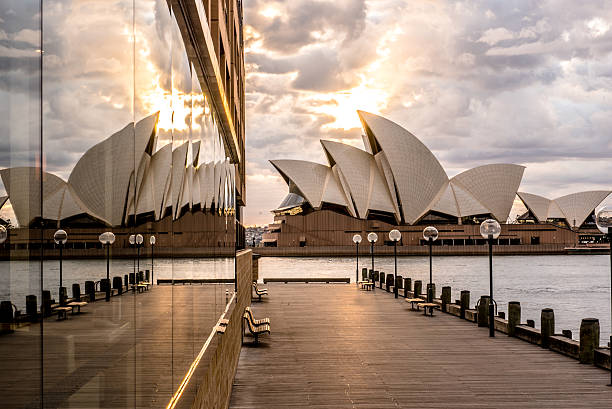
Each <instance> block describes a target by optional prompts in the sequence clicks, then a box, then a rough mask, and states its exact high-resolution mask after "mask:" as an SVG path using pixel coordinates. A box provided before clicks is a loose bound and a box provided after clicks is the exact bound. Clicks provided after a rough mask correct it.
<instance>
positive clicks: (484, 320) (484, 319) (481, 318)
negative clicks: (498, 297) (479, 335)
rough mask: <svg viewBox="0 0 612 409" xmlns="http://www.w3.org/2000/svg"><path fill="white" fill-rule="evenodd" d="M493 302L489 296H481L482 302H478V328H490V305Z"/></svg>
mask: <svg viewBox="0 0 612 409" xmlns="http://www.w3.org/2000/svg"><path fill="white" fill-rule="evenodd" d="M490 302H491V297H489V296H488V295H482V296H480V300H479V301H478V326H479V327H488V326H489V303H490Z"/></svg>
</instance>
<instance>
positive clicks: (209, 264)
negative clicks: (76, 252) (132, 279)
mask: <svg viewBox="0 0 612 409" xmlns="http://www.w3.org/2000/svg"><path fill="white" fill-rule="evenodd" d="M154 267H155V268H154V274H155V279H158V278H172V277H174V278H233V277H234V259H233V258H218V259H211V258H189V259H180V258H175V259H170V258H156V259H155V266H154ZM145 269H151V260H150V259H141V261H140V270H143V271H144V270H145ZM132 271H134V262H133V261H132V260H130V259H118V260H111V265H110V276H111V277H113V276H122V277H123V275H124V274H128V273H131V272H132ZM62 276H63V285H64V287H67V288H68V295H69V296H70V295H71V294H72V283H79V284H81V292H84V291H85V281H87V280H92V281H98V280H100V279H101V278H106V260H104V259H94V260H64V262H63V268H62ZM43 283H44V288H45V289H46V290H50V291H51V296H52V297H53V298H55V299H59V296H58V294H59V290H58V287H59V261H57V260H47V261H45V262H44V264H43ZM39 284H40V262H33V261H2V262H0V300H8V299H10V300H11V301H12V302H13V303H14V304H15V305H17V307H18V308H22V309H25V297H26V295H28V294H36V295H37V296H39V294H40V285H39ZM39 302H40V300H39Z"/></svg>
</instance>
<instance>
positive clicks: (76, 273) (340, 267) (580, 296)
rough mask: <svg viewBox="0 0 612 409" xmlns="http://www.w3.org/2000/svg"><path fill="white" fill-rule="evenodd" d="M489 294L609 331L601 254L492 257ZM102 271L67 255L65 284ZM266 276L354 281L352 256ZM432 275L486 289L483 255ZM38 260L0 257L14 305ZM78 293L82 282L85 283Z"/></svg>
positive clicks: (51, 282)
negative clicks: (591, 321)
mask: <svg viewBox="0 0 612 409" xmlns="http://www.w3.org/2000/svg"><path fill="white" fill-rule="evenodd" d="M150 266H151V264H150V259H146V258H143V259H141V263H140V269H141V270H144V269H150ZM370 266H371V260H370V258H369V257H367V256H362V257H360V269H361V267H368V268H369V267H370ZM393 266H394V264H393V257H376V258H375V269H376V270H381V271H384V272H385V273H391V274H392V273H393ZM131 271H133V261H132V260H130V259H117V260H112V262H111V276H114V275H121V276H122V275H123V274H127V273H129V272H131ZM154 271H155V278H173V277H174V278H233V276H234V261H233V259H231V258H225V259H210V258H175V259H170V258H159V259H157V258H156V259H155V269H154ZM493 271H494V291H495V293H494V297H495V299H496V301H497V303H498V305H499V311H505V312H507V305H508V301H520V302H521V308H522V321H523V322H524V321H526V320H527V319H533V320H534V321H535V322H536V327H539V324H540V311H541V310H542V308H547V307H550V308H553V309H554V310H555V321H556V331H557V332H559V333H560V332H561V330H562V329H569V330H571V331H572V333H573V336H574V338H575V339H577V338H578V336H579V328H580V321H581V320H582V318H587V317H594V318H598V319H599V323H600V328H601V339H602V344H606V343H607V339H608V337H609V334H610V266H609V256H606V255H571V256H558V255H557V256H497V257H494V259H493ZM398 274H399V275H402V276H404V277H411V278H412V280H413V281H414V280H422V281H423V288H425V286H426V283H427V282H428V281H429V259H428V258H427V257H398ZM105 275H106V261H105V260H103V259H96V260H64V265H63V282H64V286H66V287H68V293H69V294H70V292H71V289H70V287H71V285H72V283H74V282H78V283H80V284H81V286H83V285H84V282H85V281H86V280H94V281H97V280H99V279H100V278H103V277H105ZM267 277H270V278H272V277H275V278H280V277H349V278H350V279H351V282H353V281H354V280H355V258H353V257H336V258H327V257H312V258H293V257H263V258H261V259H260V260H259V278H260V280H261V279H263V278H267ZM43 281H44V287H45V289H49V290H51V293H52V296H53V297H56V298H57V293H58V290H57V287H58V285H59V263H58V261H57V260H48V261H45V262H44V264H43ZM433 281H434V283H436V290H437V293H438V295H439V294H440V291H441V288H442V286H445V285H449V286H451V287H452V299H453V300H455V299H458V298H459V292H460V291H461V290H470V291H471V302H472V305H473V304H475V303H476V301H477V300H478V298H479V297H480V296H481V295H486V294H488V293H489V270H488V259H487V257H454V256H448V257H434V259H433ZM39 282H40V263H39V262H33V261H30V262H28V261H10V262H8V261H4V262H0V300H7V299H10V300H11V301H12V302H13V303H15V304H16V305H17V306H18V308H24V307H25V296H26V295H27V294H39V293H40V288H39ZM82 291H83V287H82Z"/></svg>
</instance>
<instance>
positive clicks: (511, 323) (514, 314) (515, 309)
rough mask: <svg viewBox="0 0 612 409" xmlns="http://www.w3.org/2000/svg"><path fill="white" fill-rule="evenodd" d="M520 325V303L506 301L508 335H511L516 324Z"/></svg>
mask: <svg viewBox="0 0 612 409" xmlns="http://www.w3.org/2000/svg"><path fill="white" fill-rule="evenodd" d="M517 325H521V303H520V302H518V301H510V302H509V303H508V336H509V337H513V336H514V333H515V330H516V326H517Z"/></svg>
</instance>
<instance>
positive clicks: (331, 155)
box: [270, 111, 525, 225]
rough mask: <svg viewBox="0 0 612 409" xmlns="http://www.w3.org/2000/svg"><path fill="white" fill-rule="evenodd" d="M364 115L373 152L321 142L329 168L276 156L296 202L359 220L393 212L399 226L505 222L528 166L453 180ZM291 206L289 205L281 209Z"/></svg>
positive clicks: (380, 121)
mask: <svg viewBox="0 0 612 409" xmlns="http://www.w3.org/2000/svg"><path fill="white" fill-rule="evenodd" d="M358 114H359V117H360V119H361V122H362V124H363V129H364V131H365V136H364V138H363V139H364V144H365V148H366V150H361V149H358V148H355V147H353V146H350V145H346V144H342V143H338V142H333V141H321V144H322V146H323V150H324V151H325V155H326V157H327V160H328V163H329V165H328V166H325V165H321V164H318V163H313V162H306V161H300V160H272V161H270V162H271V163H272V165H273V166H274V167H275V168H276V169H277V170H278V172H279V173H280V174H281V175H282V177H283V178H284V179H285V181H286V182H287V184H288V185H289V191H290V194H291V195H293V196H292V197H293V199H292V200H293V202H294V203H299V202H300V199H298V198H299V197H301V198H303V202H307V203H308V204H309V205H310V206H312V208H313V209H315V210H317V209H321V208H323V207H324V206H325V205H326V204H327V205H332V206H334V207H335V208H336V209H341V211H345V212H346V213H347V214H349V215H350V216H352V217H355V218H359V219H369V218H376V217H381V218H384V217H385V216H387V217H391V218H392V220H394V221H395V223H396V224H408V225H412V224H417V223H418V222H419V221H421V220H423V219H424V218H427V217H428V216H430V215H437V216H440V217H441V220H443V219H448V220H451V219H455V220H459V223H461V220H465V219H466V218H472V217H474V216H487V217H489V216H491V217H494V218H496V219H497V220H499V221H500V222H506V220H507V219H508V216H509V214H510V210H511V209H512V205H513V202H514V198H515V196H516V192H517V189H518V187H519V185H520V184H521V179H522V177H523V171H524V170H525V168H524V167H523V166H520V165H514V164H490V165H484V166H479V167H476V168H473V169H470V170H467V171H465V172H463V173H460V174H458V175H456V176H454V177H452V178H449V177H448V176H447V174H446V172H445V171H444V169H443V168H442V165H440V162H438V160H437V159H436V157H435V156H434V155H433V153H432V152H431V151H430V150H429V149H428V148H427V147H426V146H425V145H424V144H423V143H422V142H421V141H420V140H419V139H417V138H416V137H415V136H414V135H413V134H411V133H410V132H408V131H407V130H406V129H404V128H402V127H401V126H399V125H397V124H396V123H394V122H392V121H390V120H388V119H386V118H383V117H381V116H378V115H374V114H370V113H367V112H363V111H358ZM284 202H287V199H285V201H284ZM286 207H287V206H286V203H284V204H282V205H281V207H280V208H279V209H283V208H286Z"/></svg>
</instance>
